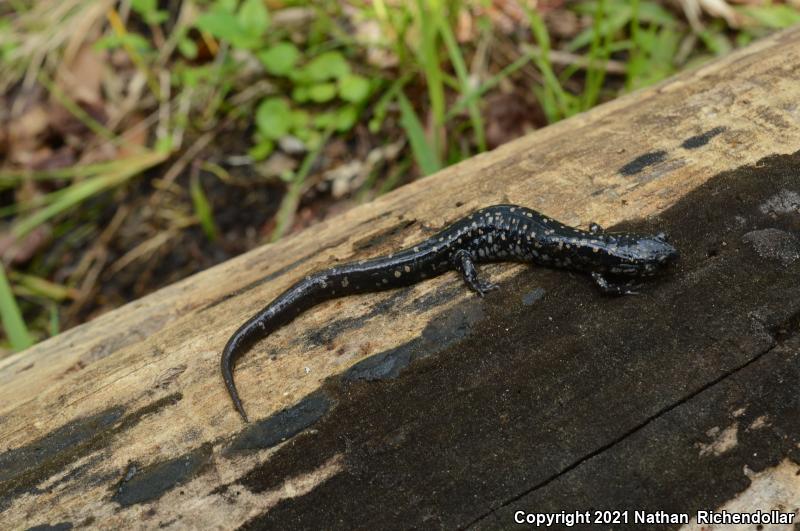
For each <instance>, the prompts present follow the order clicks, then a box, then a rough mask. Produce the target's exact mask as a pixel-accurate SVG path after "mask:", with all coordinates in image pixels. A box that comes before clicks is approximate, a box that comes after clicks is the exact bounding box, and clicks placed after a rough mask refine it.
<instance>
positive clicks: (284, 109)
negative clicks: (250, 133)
mask: <svg viewBox="0 0 800 531" xmlns="http://www.w3.org/2000/svg"><path fill="white" fill-rule="evenodd" d="M291 125H292V110H291V108H289V104H288V103H286V102H285V101H284V100H283V99H281V98H267V99H265V100H264V101H262V102H261V104H260V105H259V106H258V109H257V110H256V127H258V130H259V132H260V133H261V134H262V135H263V136H264V137H265V138H270V139H273V140H277V139H278V138H280V137H282V136H284V135H286V133H288V132H289V127H291Z"/></svg>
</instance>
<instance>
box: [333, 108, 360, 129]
mask: <svg viewBox="0 0 800 531" xmlns="http://www.w3.org/2000/svg"><path fill="white" fill-rule="evenodd" d="M356 120H358V109H357V108H356V106H355V105H345V106H344V107H342V108H341V109H339V111H338V112H337V113H336V122H335V124H334V125H335V126H336V130H337V131H339V132H340V133H344V132H345V131H349V130H350V129H352V128H353V126H354V125H355V124H356Z"/></svg>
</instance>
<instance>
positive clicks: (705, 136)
mask: <svg viewBox="0 0 800 531" xmlns="http://www.w3.org/2000/svg"><path fill="white" fill-rule="evenodd" d="M725 130H726V128H725V127H715V128H713V129H709V130H708V131H706V132H705V133H702V134H699V135H695V136H690V137H689V138H687V139H686V140H684V141H683V143H682V144H681V147H682V148H683V149H697V148H700V147H703V146H705V145H706V144H708V143H709V142H711V139H712V138H714V137H715V136H717V135H719V134H722V133H724V132H725Z"/></svg>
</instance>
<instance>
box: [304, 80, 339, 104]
mask: <svg viewBox="0 0 800 531" xmlns="http://www.w3.org/2000/svg"><path fill="white" fill-rule="evenodd" d="M308 97H309V98H311V100H312V101H315V102H317V103H325V102H326V101H331V100H332V99H333V98H335V97H336V85H334V84H333V83H320V84H319V85H312V86H310V87H308Z"/></svg>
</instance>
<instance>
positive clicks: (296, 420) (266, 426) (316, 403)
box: [223, 391, 332, 456]
mask: <svg viewBox="0 0 800 531" xmlns="http://www.w3.org/2000/svg"><path fill="white" fill-rule="evenodd" d="M331 406H332V402H331V399H330V397H329V396H328V395H326V394H325V393H324V392H323V391H317V392H315V393H312V394H310V395H308V396H307V397H305V398H304V399H303V400H301V401H300V402H298V403H297V404H295V405H294V406H292V407H288V408H286V409H284V410H282V411H279V412H277V413H275V414H274V415H270V416H269V417H267V418H265V419H262V420H259V421H257V422H252V423H250V424H248V426H247V427H246V428H245V429H244V430H242V431H241V432H240V433H239V435H237V436H236V437H235V438H234V439H233V440H232V441H231V442H230V444H228V445H227V447H226V448H225V450H223V454H224V455H226V456H231V455H235V454H237V453H241V452H249V451H253V450H263V449H264V448H271V447H273V446H275V445H277V444H280V443H282V442H283V441H285V440H286V439H290V438H291V437H294V436H295V435H297V434H298V433H300V432H302V431H303V430H305V429H306V428H308V427H309V426H311V425H312V424H314V423H315V422H316V421H317V420H319V419H320V418H321V417H322V416H323V415H325V413H327V412H328V410H329V409H330V408H331Z"/></svg>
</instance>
